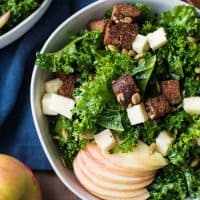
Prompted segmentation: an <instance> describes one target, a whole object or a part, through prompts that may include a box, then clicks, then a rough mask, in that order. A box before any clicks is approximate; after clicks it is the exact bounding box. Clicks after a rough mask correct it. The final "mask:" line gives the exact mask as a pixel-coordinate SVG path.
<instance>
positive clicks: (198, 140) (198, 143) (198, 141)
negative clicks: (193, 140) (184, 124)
mask: <svg viewBox="0 0 200 200" xmlns="http://www.w3.org/2000/svg"><path fill="white" fill-rule="evenodd" d="M197 145H198V146H200V138H198V139H197Z"/></svg>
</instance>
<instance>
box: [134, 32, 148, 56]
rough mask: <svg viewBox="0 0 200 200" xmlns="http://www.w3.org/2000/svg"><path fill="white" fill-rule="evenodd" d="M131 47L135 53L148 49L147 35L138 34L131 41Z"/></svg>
mask: <svg viewBox="0 0 200 200" xmlns="http://www.w3.org/2000/svg"><path fill="white" fill-rule="evenodd" d="M132 48H133V50H134V51H136V52H137V53H143V52H144V51H146V50H148V48H149V45H148V41H147V37H146V36H143V35H140V34H138V35H137V36H136V38H135V40H134V41H133V43H132Z"/></svg>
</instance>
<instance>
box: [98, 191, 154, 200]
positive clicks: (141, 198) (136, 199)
mask: <svg viewBox="0 0 200 200" xmlns="http://www.w3.org/2000/svg"><path fill="white" fill-rule="evenodd" d="M98 197H100V198H101V199H106V200H122V199H121V198H117V197H112V198H110V197H107V196H105V195H98ZM149 197H150V195H149V192H148V191H146V193H144V194H142V195H139V196H137V197H132V198H123V200H146V199H148V198H149Z"/></svg>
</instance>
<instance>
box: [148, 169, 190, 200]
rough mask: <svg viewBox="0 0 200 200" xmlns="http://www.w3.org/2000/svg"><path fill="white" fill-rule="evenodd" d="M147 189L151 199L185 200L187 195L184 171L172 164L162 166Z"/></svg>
mask: <svg viewBox="0 0 200 200" xmlns="http://www.w3.org/2000/svg"><path fill="white" fill-rule="evenodd" d="M149 189H150V190H149V191H150V199H151V200H172V199H177V200H185V198H186V197H187V187H186V184H185V177H184V173H183V171H182V170H181V169H179V168H177V167H175V166H173V165H168V166H167V167H165V168H163V169H162V170H161V171H160V172H159V174H158V177H157V178H156V180H155V181H154V183H153V184H152V185H151V186H150V188H149Z"/></svg>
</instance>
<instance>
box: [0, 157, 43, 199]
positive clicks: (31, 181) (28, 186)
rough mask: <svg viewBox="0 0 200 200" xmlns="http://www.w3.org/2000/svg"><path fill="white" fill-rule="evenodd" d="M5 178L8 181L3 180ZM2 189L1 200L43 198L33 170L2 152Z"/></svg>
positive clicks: (0, 182) (0, 174) (0, 179)
mask: <svg viewBox="0 0 200 200" xmlns="http://www.w3.org/2000/svg"><path fill="white" fill-rule="evenodd" d="M1 170H2V171H1ZM3 178H4V180H6V182H3V181H4V180H3ZM2 189H3V190H2ZM1 190H2V191H3V192H0V200H5V199H6V200H14V199H22V200H41V199H42V198H41V190H40V187H39V185H38V183H37V181H36V179H35V178H34V176H33V173H32V171H31V170H30V169H29V168H28V167H27V166H25V165H24V164H23V163H21V162H20V161H18V160H17V159H15V158H13V157H11V156H8V155H4V154H0V191H1Z"/></svg>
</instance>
